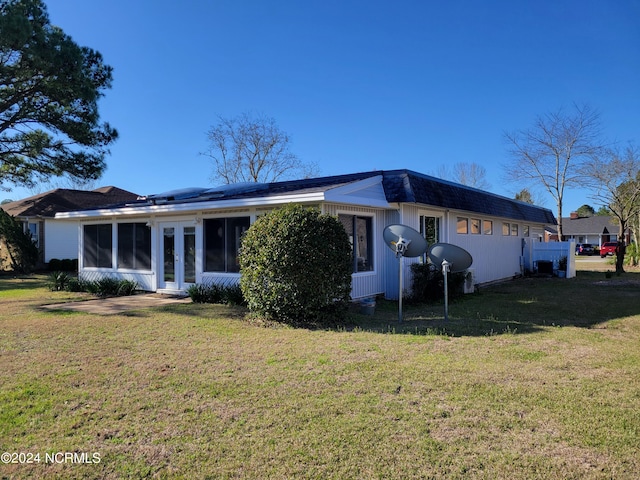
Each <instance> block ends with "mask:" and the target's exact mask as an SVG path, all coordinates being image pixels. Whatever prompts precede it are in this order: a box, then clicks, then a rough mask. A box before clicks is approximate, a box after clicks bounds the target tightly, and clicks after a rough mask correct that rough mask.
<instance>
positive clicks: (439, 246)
mask: <svg viewBox="0 0 640 480" xmlns="http://www.w3.org/2000/svg"><path fill="white" fill-rule="evenodd" d="M427 256H428V257H429V260H431V262H432V263H433V264H434V265H436V266H437V267H438V268H441V269H442V275H443V276H444V319H445V320H448V319H449V284H448V281H447V279H448V276H449V275H448V274H449V272H451V273H456V272H464V271H465V270H466V269H467V268H469V267H470V266H471V264H472V263H473V258H471V254H470V253H469V252H467V251H466V250H465V249H464V248H461V247H458V246H457V245H452V244H450V243H434V244H433V245H431V247H429V253H428V254H427Z"/></svg>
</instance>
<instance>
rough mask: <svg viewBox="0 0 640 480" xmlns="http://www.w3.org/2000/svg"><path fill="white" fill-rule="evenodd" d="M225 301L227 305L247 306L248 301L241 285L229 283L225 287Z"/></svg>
mask: <svg viewBox="0 0 640 480" xmlns="http://www.w3.org/2000/svg"><path fill="white" fill-rule="evenodd" d="M223 298H224V303H226V304H227V305H240V306H246V305H247V302H246V300H245V299H244V295H243V294H242V288H240V285H227V286H226V287H224V288H223Z"/></svg>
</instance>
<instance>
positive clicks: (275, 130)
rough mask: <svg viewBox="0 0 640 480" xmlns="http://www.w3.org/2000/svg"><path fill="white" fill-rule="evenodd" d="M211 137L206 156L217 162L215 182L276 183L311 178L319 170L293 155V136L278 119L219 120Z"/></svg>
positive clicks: (213, 128) (248, 115)
mask: <svg viewBox="0 0 640 480" xmlns="http://www.w3.org/2000/svg"><path fill="white" fill-rule="evenodd" d="M208 138H209V141H210V147H209V150H208V151H207V152H206V153H205V155H208V156H209V157H211V158H212V159H213V165H214V171H213V175H212V180H213V181H214V182H215V181H220V182H222V183H225V184H229V183H239V182H275V181H277V180H283V179H287V178H291V177H293V176H297V177H299V178H300V177H302V178H308V177H310V176H313V175H315V174H317V171H318V168H317V166H316V165H315V164H311V163H304V162H302V161H301V160H300V159H299V158H298V157H297V156H296V155H294V154H293V153H291V151H290V150H289V146H290V143H291V139H290V138H289V135H287V134H286V133H285V132H283V131H282V130H280V128H279V127H278V125H277V124H276V121H275V119H273V118H270V117H266V116H264V115H258V116H254V115H251V114H249V113H243V114H241V115H240V116H238V117H234V118H223V117H218V123H217V124H216V125H214V126H213V127H211V129H210V130H209V132H208Z"/></svg>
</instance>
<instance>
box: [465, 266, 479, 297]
mask: <svg viewBox="0 0 640 480" xmlns="http://www.w3.org/2000/svg"><path fill="white" fill-rule="evenodd" d="M463 287H464V293H474V292H475V291H476V270H475V268H468V269H467V271H466V272H465V274H464V286H463Z"/></svg>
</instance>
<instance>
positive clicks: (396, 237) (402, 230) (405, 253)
mask: <svg viewBox="0 0 640 480" xmlns="http://www.w3.org/2000/svg"><path fill="white" fill-rule="evenodd" d="M382 236H383V237H384V241H385V243H386V244H387V246H388V247H389V248H390V249H391V250H393V251H394V252H396V256H397V257H419V256H420V255H422V254H423V253H424V252H426V251H427V241H426V240H425V239H424V237H423V236H422V235H421V234H420V232H418V231H416V230H414V229H413V228H411V227H407V226H406V225H399V224H395V225H389V226H388V227H386V228H385V229H384V232H382Z"/></svg>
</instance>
